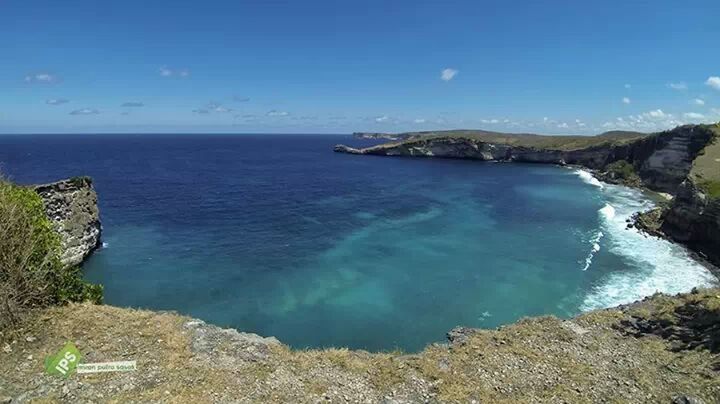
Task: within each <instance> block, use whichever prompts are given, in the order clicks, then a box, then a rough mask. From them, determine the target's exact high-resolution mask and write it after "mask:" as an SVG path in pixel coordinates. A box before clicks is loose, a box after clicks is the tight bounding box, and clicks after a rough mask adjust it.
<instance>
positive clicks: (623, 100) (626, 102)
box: [622, 97, 630, 104]
mask: <svg viewBox="0 0 720 404" xmlns="http://www.w3.org/2000/svg"><path fill="white" fill-rule="evenodd" d="M622 102H623V104H630V98H628V97H623V99H622Z"/></svg>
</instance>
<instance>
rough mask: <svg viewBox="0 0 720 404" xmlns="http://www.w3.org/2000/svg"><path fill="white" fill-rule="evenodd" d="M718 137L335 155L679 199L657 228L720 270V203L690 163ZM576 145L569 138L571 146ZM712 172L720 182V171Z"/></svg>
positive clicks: (470, 143)
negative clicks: (531, 169) (528, 166)
mask: <svg viewBox="0 0 720 404" xmlns="http://www.w3.org/2000/svg"><path fill="white" fill-rule="evenodd" d="M718 131H719V129H718V128H717V127H716V126H711V125H686V126H680V127H677V128H675V129H673V130H669V131H665V132H661V133H656V134H652V135H647V136H642V137H633V136H632V135H631V136H628V137H626V138H625V139H626V140H624V141H616V139H614V140H608V141H602V140H601V136H598V137H596V138H595V139H596V141H594V142H592V143H590V145H588V146H587V147H574V146H573V147H568V146H567V145H565V144H563V143H562V140H558V139H561V138H560V137H553V139H554V140H555V142H556V143H555V145H554V146H552V147H536V146H531V145H532V144H534V143H535V144H538V143H540V142H537V141H536V137H532V135H518V136H517V137H515V136H514V135H504V137H501V136H498V135H497V134H493V135H492V136H488V137H487V138H484V137H483V136H478V137H465V136H432V137H424V138H423V137H420V138H417V137H411V138H410V139H409V140H406V141H403V142H395V143H387V144H382V145H378V146H373V147H368V148H364V149H356V148H352V147H349V146H345V145H337V146H335V148H334V151H335V152H339V153H348V154H358V155H374V156H404V157H439V158H454V159H471V160H480V161H504V162H523V163H547V164H561V165H565V164H572V165H579V166H583V167H587V168H589V169H591V170H593V171H594V172H595V175H596V176H597V177H598V178H599V179H601V180H604V181H608V182H613V183H621V184H625V185H629V186H643V187H646V188H648V189H650V190H653V191H658V192H665V193H669V194H672V195H676V196H677V197H676V198H675V199H674V201H673V202H672V205H671V207H670V208H669V210H668V211H667V212H666V214H664V215H663V220H664V223H662V224H659V226H661V228H662V231H663V234H664V235H666V236H667V237H669V238H671V239H673V240H675V241H678V242H682V243H684V244H686V245H687V246H688V247H690V248H691V249H693V250H695V251H698V252H700V253H702V254H703V255H704V256H706V257H707V258H709V259H710V261H711V262H713V263H714V264H715V265H720V201H719V200H718V199H717V198H715V199H711V198H709V197H708V196H707V195H706V194H704V193H703V192H702V191H700V190H698V188H697V187H696V186H695V184H694V180H693V178H691V176H690V173H691V170H692V168H693V162H694V161H695V159H696V158H697V157H698V156H699V155H700V154H701V153H703V151H704V149H705V148H706V147H707V146H708V145H709V144H711V142H713V140H714V139H715V138H716V136H718V135H717V132H718ZM576 141H577V138H571V137H568V143H571V142H576ZM540 144H541V143H540ZM717 172H718V173H719V174H718V175H720V167H718V170H717Z"/></svg>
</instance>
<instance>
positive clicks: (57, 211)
mask: <svg viewBox="0 0 720 404" xmlns="http://www.w3.org/2000/svg"><path fill="white" fill-rule="evenodd" d="M34 189H35V192H37V193H38V194H39V195H40V197H41V198H42V199H43V202H44V204H45V213H46V214H47V216H48V218H49V219H50V220H51V221H52V222H53V224H54V225H55V228H56V230H57V231H58V233H60V238H61V243H62V250H63V251H62V255H61V257H60V259H61V260H62V262H63V264H65V265H67V266H71V265H77V264H80V263H81V262H82V261H83V260H84V259H85V258H86V257H87V256H89V255H90V253H92V252H93V250H95V249H96V248H97V247H98V246H99V244H100V232H101V226H100V216H99V212H98V207H97V194H96V193H95V189H94V188H93V185H92V180H91V179H90V178H87V177H79V178H73V179H69V180H63V181H58V182H53V183H50V184H44V185H36V186H34Z"/></svg>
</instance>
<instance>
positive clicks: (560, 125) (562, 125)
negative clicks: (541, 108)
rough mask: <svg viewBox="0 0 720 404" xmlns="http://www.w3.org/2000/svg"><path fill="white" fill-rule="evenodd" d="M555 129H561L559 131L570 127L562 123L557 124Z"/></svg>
mask: <svg viewBox="0 0 720 404" xmlns="http://www.w3.org/2000/svg"><path fill="white" fill-rule="evenodd" d="M557 127H558V128H561V129H567V128H569V127H570V126H569V125H568V124H567V122H563V123H561V124H559V125H558V126H557Z"/></svg>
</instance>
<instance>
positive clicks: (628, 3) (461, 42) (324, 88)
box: [0, 0, 720, 134]
mask: <svg viewBox="0 0 720 404" xmlns="http://www.w3.org/2000/svg"><path fill="white" fill-rule="evenodd" d="M718 16H720V1H717V0H691V1H685V2H678V1H677V0H655V1H636V0H622V1H617V0H605V1H594V2H586V1H576V0H572V1H570V0H567V1H560V0H557V1H553V0H548V1H529V0H526V1H516V0H505V1H484V0H444V1H437V0H436V1H425V0H364V1H349V0H317V1H312V0H305V1H275V0H253V1H243V0H215V1H212V0H206V1H202V2H201V1H185V0H173V1H165V0H154V1H147V0H143V1H137V0H123V1H112V2H110V1H97V0H65V1H57V0H42V1H41V0H0V133H118V132H141V133H146V132H162V133H176V132H188V133H205V132H207V133H225V132H227V133H351V132H355V131H372V132H402V131H419V130H439V129H456V128H467V129H486V130H494V131H508V132H534V133H545V134H595V133H600V132H603V131H607V130H616V129H622V130H638V131H643V132H650V131H656V130H663V129H667V128H670V127H674V126H677V125H680V124H684V123H698V122H713V121H720V51H719V50H720V23H718Z"/></svg>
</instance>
